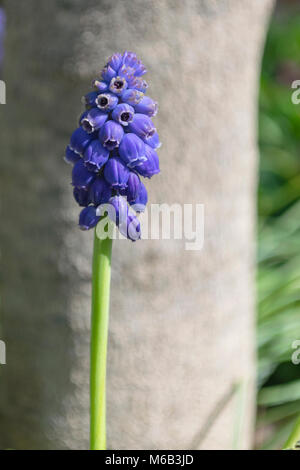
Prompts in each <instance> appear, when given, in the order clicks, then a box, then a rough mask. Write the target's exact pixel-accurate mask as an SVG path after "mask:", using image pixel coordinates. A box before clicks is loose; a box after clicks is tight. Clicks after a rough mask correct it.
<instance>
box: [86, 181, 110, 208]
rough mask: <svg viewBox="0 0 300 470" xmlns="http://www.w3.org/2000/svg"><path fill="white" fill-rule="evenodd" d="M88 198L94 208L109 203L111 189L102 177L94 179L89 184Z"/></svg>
mask: <svg viewBox="0 0 300 470" xmlns="http://www.w3.org/2000/svg"><path fill="white" fill-rule="evenodd" d="M89 196H90V200H91V202H92V203H93V204H94V205H95V206H100V204H105V203H107V202H108V201H109V199H110V197H111V188H110V186H109V184H108V183H107V181H105V179H104V178H103V177H98V178H96V179H95V181H94V182H93V183H92V184H91V187H90V191H89Z"/></svg>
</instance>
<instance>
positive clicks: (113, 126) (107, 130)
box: [99, 121, 124, 150]
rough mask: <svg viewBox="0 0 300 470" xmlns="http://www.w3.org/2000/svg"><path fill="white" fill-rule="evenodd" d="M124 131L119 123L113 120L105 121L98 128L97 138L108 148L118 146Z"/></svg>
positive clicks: (111, 148)
mask: <svg viewBox="0 0 300 470" xmlns="http://www.w3.org/2000/svg"><path fill="white" fill-rule="evenodd" d="M123 135H124V131H123V127H122V126H121V124H118V123H117V122H115V121H107V122H106V123H105V124H104V125H103V126H102V127H101V129H100V132H99V139H100V142H101V143H102V145H103V146H104V147H105V148H107V149H108V150H113V149H115V148H116V147H119V145H120V142H121V140H122V138H123Z"/></svg>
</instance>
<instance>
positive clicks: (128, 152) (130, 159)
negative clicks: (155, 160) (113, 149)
mask: <svg viewBox="0 0 300 470" xmlns="http://www.w3.org/2000/svg"><path fill="white" fill-rule="evenodd" d="M119 153H120V157H121V159H122V160H123V162H124V163H125V164H126V165H127V166H128V167H130V168H134V167H135V166H136V165H138V164H139V163H141V162H142V161H144V160H145V144H144V142H143V141H142V140H141V139H140V138H139V137H138V136H137V135H135V134H132V133H128V134H125V135H124V137H123V139H122V142H121V144H120V148H119Z"/></svg>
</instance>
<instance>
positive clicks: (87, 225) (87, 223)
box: [79, 206, 100, 230]
mask: <svg viewBox="0 0 300 470" xmlns="http://www.w3.org/2000/svg"><path fill="white" fill-rule="evenodd" d="M99 220H100V217H98V216H97V215H96V208H95V207H94V206H89V207H85V208H84V209H83V210H82V211H81V212H80V215H79V227H80V228H81V230H90V229H91V228H93V227H96V225H97V223H98V222H99Z"/></svg>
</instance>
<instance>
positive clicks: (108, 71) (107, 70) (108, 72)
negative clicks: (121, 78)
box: [101, 65, 117, 82]
mask: <svg viewBox="0 0 300 470" xmlns="http://www.w3.org/2000/svg"><path fill="white" fill-rule="evenodd" d="M116 75H117V73H116V71H115V70H114V69H113V68H112V67H111V66H110V65H107V66H106V67H104V69H103V70H102V72H101V77H102V78H103V80H104V81H105V82H110V81H111V79H112V78H113V77H115V76H116Z"/></svg>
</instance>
